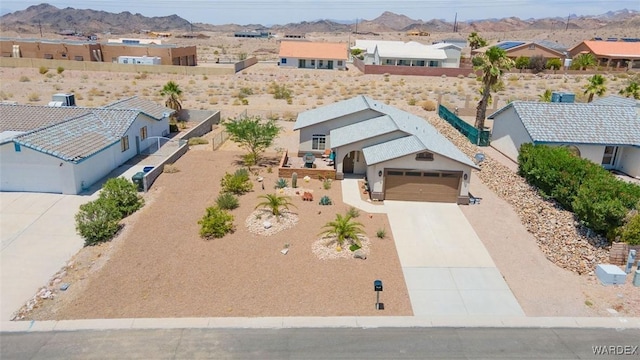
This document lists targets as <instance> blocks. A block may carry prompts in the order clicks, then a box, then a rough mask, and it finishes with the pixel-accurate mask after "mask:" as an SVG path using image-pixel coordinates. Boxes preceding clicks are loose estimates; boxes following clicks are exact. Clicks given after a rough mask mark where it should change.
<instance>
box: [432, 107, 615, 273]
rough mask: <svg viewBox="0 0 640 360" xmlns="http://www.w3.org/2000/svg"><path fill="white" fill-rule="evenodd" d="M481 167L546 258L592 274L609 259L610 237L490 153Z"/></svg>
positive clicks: (437, 122)
mask: <svg viewBox="0 0 640 360" xmlns="http://www.w3.org/2000/svg"><path fill="white" fill-rule="evenodd" d="M428 121H429V123H431V124H432V125H433V126H434V127H435V128H436V129H438V131H440V133H442V134H443V135H444V136H445V137H447V138H448V139H449V140H450V141H451V142H453V143H454V144H455V145H456V146H457V147H458V148H459V149H461V150H462V152H464V153H465V154H466V155H467V156H469V157H470V158H472V159H473V158H474V155H475V154H477V153H480V152H482V148H481V147H478V146H476V145H474V144H471V143H470V142H469V140H467V138H466V137H464V136H463V135H461V134H460V133H458V131H457V130H455V129H454V128H453V127H452V126H451V125H449V124H448V123H447V122H446V121H444V120H442V119H440V118H439V117H437V116H436V117H434V116H431V117H429V118H428ZM480 167H481V169H482V170H481V171H479V172H476V171H474V176H477V177H478V178H480V179H481V180H482V182H483V183H485V184H486V185H487V187H489V188H490V189H491V190H492V191H494V192H495V193H496V194H498V196H500V197H501V198H503V199H504V200H506V201H507V202H508V203H509V204H511V206H513V208H514V209H515V211H516V213H517V214H518V216H519V217H520V219H521V221H522V223H523V224H524V225H525V226H526V228H527V230H528V231H529V232H530V233H532V234H533V235H534V237H535V238H536V241H537V243H538V246H539V247H540V249H541V250H542V252H543V253H544V254H545V256H546V257H547V259H549V260H551V261H552V262H553V263H555V264H556V265H558V266H560V267H562V268H564V269H567V270H570V271H573V272H575V273H578V274H587V273H590V272H592V271H593V270H594V269H595V267H596V265H597V264H601V263H606V262H607V261H608V258H609V250H608V241H607V239H606V238H604V237H602V236H599V235H596V234H594V233H593V232H592V231H591V230H589V229H587V228H585V227H584V226H582V225H580V223H579V222H578V221H577V220H576V219H575V217H574V216H573V213H571V212H569V211H565V210H563V209H561V208H560V207H559V206H558V205H557V204H556V203H555V202H553V201H547V200H544V199H543V198H542V197H540V195H538V193H537V191H536V189H535V188H534V187H532V186H530V185H529V184H527V182H526V181H525V180H524V179H523V178H522V177H520V176H518V175H517V174H516V173H514V172H513V170H511V169H509V168H508V167H506V166H504V165H503V164H501V163H499V162H498V161H496V160H494V159H492V158H491V157H489V156H485V160H484V161H483V162H482V163H481V165H480Z"/></svg>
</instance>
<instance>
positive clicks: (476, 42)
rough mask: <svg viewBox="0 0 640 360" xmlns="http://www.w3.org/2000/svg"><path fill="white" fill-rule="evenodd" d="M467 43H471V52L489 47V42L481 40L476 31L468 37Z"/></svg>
mask: <svg viewBox="0 0 640 360" xmlns="http://www.w3.org/2000/svg"><path fill="white" fill-rule="evenodd" d="M467 41H468V42H469V46H470V47H471V50H475V49H477V48H481V47H483V46H487V40H485V39H483V38H481V37H480V36H479V35H478V33H477V32H475V31H474V32H472V33H471V34H469V37H467Z"/></svg>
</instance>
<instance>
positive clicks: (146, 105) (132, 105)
mask: <svg viewBox="0 0 640 360" xmlns="http://www.w3.org/2000/svg"><path fill="white" fill-rule="evenodd" d="M103 108H104V109H126V110H139V111H140V112H143V113H145V114H147V115H149V116H151V117H152V118H154V119H158V120H159V119H162V118H163V117H164V116H165V115H171V114H173V113H174V112H175V110H173V109H170V108H168V107H166V106H164V105H160V104H158V103H155V102H153V101H151V100H147V99H143V98H139V97H137V96H132V97H130V98H126V99H122V100H119V101H116V102H114V103H111V104H109V105H105V106H104V107H103Z"/></svg>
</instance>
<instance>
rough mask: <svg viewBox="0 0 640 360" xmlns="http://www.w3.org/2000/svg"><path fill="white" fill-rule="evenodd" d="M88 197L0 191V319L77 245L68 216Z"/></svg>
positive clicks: (78, 240)
mask: <svg viewBox="0 0 640 360" xmlns="http://www.w3.org/2000/svg"><path fill="white" fill-rule="evenodd" d="M94 198H95V197H94V196H93V195H92V196H79V195H60V194H44V193H21V192H0V229H2V231H1V233H0V243H1V246H2V247H1V250H0V301H1V304H2V306H1V310H0V320H2V321H6V320H10V319H11V315H12V314H13V313H14V312H15V311H16V310H18V309H19V308H20V307H21V306H22V305H23V304H24V303H25V302H26V301H27V300H29V299H30V298H31V297H32V296H33V295H34V294H35V293H36V291H37V290H38V289H39V288H40V287H41V286H43V285H45V284H46V283H47V282H48V281H49V279H50V278H51V276H52V275H53V274H55V273H56V272H57V271H58V270H60V268H61V267H63V266H64V265H65V264H66V262H67V261H68V260H69V259H70V258H71V257H72V256H73V255H74V254H75V253H77V252H78V250H80V249H81V248H82V246H83V244H84V240H83V239H82V238H81V237H80V236H79V235H77V234H76V231H75V223H74V215H75V213H76V212H77V211H78V207H79V206H80V205H81V204H83V203H85V202H88V201H90V200H93V199H94Z"/></svg>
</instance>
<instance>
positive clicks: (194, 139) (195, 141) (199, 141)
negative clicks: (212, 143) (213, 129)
mask: <svg viewBox="0 0 640 360" xmlns="http://www.w3.org/2000/svg"><path fill="white" fill-rule="evenodd" d="M208 143H209V140H207V139H205V138H201V137H192V138H190V139H189V145H190V146H193V145H204V144H208Z"/></svg>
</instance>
